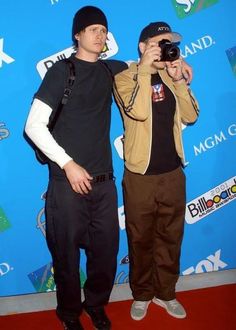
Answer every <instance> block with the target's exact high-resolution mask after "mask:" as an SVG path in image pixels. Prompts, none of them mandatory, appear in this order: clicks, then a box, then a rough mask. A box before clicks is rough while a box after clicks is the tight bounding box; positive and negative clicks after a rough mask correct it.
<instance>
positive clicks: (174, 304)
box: [169, 299, 179, 309]
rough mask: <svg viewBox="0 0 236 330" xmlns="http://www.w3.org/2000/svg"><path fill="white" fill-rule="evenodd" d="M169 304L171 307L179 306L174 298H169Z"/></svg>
mask: <svg viewBox="0 0 236 330" xmlns="http://www.w3.org/2000/svg"><path fill="white" fill-rule="evenodd" d="M169 304H170V306H171V307H173V309H175V308H177V307H178V306H179V304H178V302H177V301H176V299H174V300H170V301H169Z"/></svg>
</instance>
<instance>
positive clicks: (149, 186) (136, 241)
mask: <svg viewBox="0 0 236 330" xmlns="http://www.w3.org/2000/svg"><path fill="white" fill-rule="evenodd" d="M123 188H124V203H125V215H126V230H127V235H128V245H129V259H130V287H131V290H132V294H133V297H134V299H135V300H151V299H152V298H153V297H154V296H155V297H157V298H159V299H163V300H171V299H174V298H175V286H176V282H177V280H178V276H179V261H180V249H181V243H182V239H183V232H184V215H185V202H186V196H185V195H186V192H185V174H184V173H183V171H182V168H181V167H179V168H177V169H176V170H174V171H171V172H168V173H164V174H159V175H140V174H135V173H132V172H129V171H128V170H125V174H124V179H123Z"/></svg>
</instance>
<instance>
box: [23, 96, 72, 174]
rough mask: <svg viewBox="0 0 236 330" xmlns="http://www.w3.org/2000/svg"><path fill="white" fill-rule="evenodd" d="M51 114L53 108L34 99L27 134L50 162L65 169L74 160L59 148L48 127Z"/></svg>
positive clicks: (28, 119) (26, 129) (26, 126)
mask: <svg viewBox="0 0 236 330" xmlns="http://www.w3.org/2000/svg"><path fill="white" fill-rule="evenodd" d="M51 113H52V108H50V107H49V106H48V105H47V104H46V103H44V102H42V101H40V100H39V99H34V101H33V103H32V106H31V109H30V112H29V115H28V118H27V121H26V125H25V132H26V134H27V135H28V137H29V138H30V139H31V140H32V141H33V142H34V144H35V145H36V146H37V147H38V148H39V149H40V150H41V151H42V152H43V153H44V154H45V155H46V156H47V157H48V158H49V159H50V160H52V161H54V162H56V163H57V165H58V166H60V168H63V167H64V165H65V164H66V163H68V162H69V161H70V160H72V158H71V157H70V156H69V155H68V154H67V153H66V152H65V150H64V149H63V148H62V147H60V146H59V144H58V143H57V142H56V140H55V139H54V138H53V136H52V134H51V133H50V131H49V129H48V127H47V125H48V122H49V117H50V115H51Z"/></svg>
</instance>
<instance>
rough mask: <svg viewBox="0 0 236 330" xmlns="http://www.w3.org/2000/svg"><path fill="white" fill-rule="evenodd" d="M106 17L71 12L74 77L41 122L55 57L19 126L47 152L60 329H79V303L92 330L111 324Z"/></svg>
mask: <svg viewBox="0 0 236 330" xmlns="http://www.w3.org/2000/svg"><path fill="white" fill-rule="evenodd" d="M107 32H108V23H107V19H106V16H105V15H104V13H103V12H102V11H101V10H100V9H99V8H97V7H93V6H86V7H83V8H81V9H80V10H79V11H78V12H77V13H76V14H75V16H74V21H73V28H72V37H73V40H74V43H75V45H76V46H77V51H76V54H75V55H74V54H73V55H72V56H71V57H70V61H72V62H73V64H74V68H75V82H74V85H73V89H72V93H71V95H70V96H69V98H68V102H67V104H66V105H64V107H63V109H62V111H61V112H60V115H59V116H58V118H57V121H56V124H55V126H54V129H53V132H52V133H51V132H50V131H49V129H48V127H47V125H48V123H49V118H50V116H51V115H52V116H53V115H54V114H55V112H56V111H57V108H58V105H59V104H60V102H61V99H62V96H63V92H64V89H65V87H66V84H67V79H68V76H69V70H68V67H67V64H66V63H65V61H63V60H62V61H58V62H57V63H55V64H54V65H53V66H52V67H51V68H50V69H49V70H48V72H47V73H46V75H45V77H44V79H43V81H42V84H41V86H40V87H39V89H38V91H37V92H36V94H35V96H34V100H33V103H32V107H31V110H30V113H29V116H28V119H27V122H26V127H25V131H26V133H27V135H28V136H29V137H30V139H31V140H32V141H33V142H34V144H35V145H36V146H37V147H38V148H39V149H41V151H42V152H43V153H44V154H45V155H46V156H47V157H48V159H49V186H48V191H47V197H46V207H45V210H46V239H47V244H48V247H49V250H50V252H51V255H52V259H53V269H54V278H55V283H56V294H57V310H56V312H57V315H58V317H59V319H60V320H61V321H62V324H63V326H64V329H67V330H79V329H83V326H82V324H81V323H80V320H79V316H80V314H81V313H82V310H83V309H84V310H85V311H86V313H87V314H88V315H89V316H90V317H91V320H92V322H93V324H94V327H95V328H96V329H99V330H108V329H110V328H111V322H110V320H109V319H108V317H107V315H106V313H105V310H104V306H105V305H106V304H107V303H108V301H109V297H110V293H111V290H112V287H113V283H114V278H115V274H116V265H117V252H118V238H119V222H118V212H117V192H116V187H115V182H114V177H113V167H112V154H111V145H110V138H109V131H110V120H111V102H112V84H113V79H112V75H114V74H116V73H117V72H119V71H121V70H123V69H126V68H127V65H126V64H125V63H123V62H118V61H109V60H108V61H107V63H106V65H105V64H104V63H103V62H102V61H101V60H99V55H100V53H101V52H102V50H103V49H104V46H105V43H106V40H107ZM80 248H83V249H85V253H86V257H87V264H86V271H87V279H86V282H85V284H84V297H85V300H84V302H83V304H82V302H81V285H80V272H79V262H80Z"/></svg>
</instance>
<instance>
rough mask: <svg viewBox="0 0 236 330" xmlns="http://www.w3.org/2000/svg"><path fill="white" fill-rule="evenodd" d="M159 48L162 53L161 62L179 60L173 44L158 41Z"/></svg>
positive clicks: (178, 51) (166, 41) (176, 49)
mask: <svg viewBox="0 0 236 330" xmlns="http://www.w3.org/2000/svg"><path fill="white" fill-rule="evenodd" d="M159 46H160V47H161V53H162V55H161V61H163V62H165V61H169V62H171V61H175V60H177V59H178V58H179V56H180V50H179V48H178V47H177V46H176V45H175V44H173V43H171V42H170V41H169V40H167V39H163V40H161V41H159Z"/></svg>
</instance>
